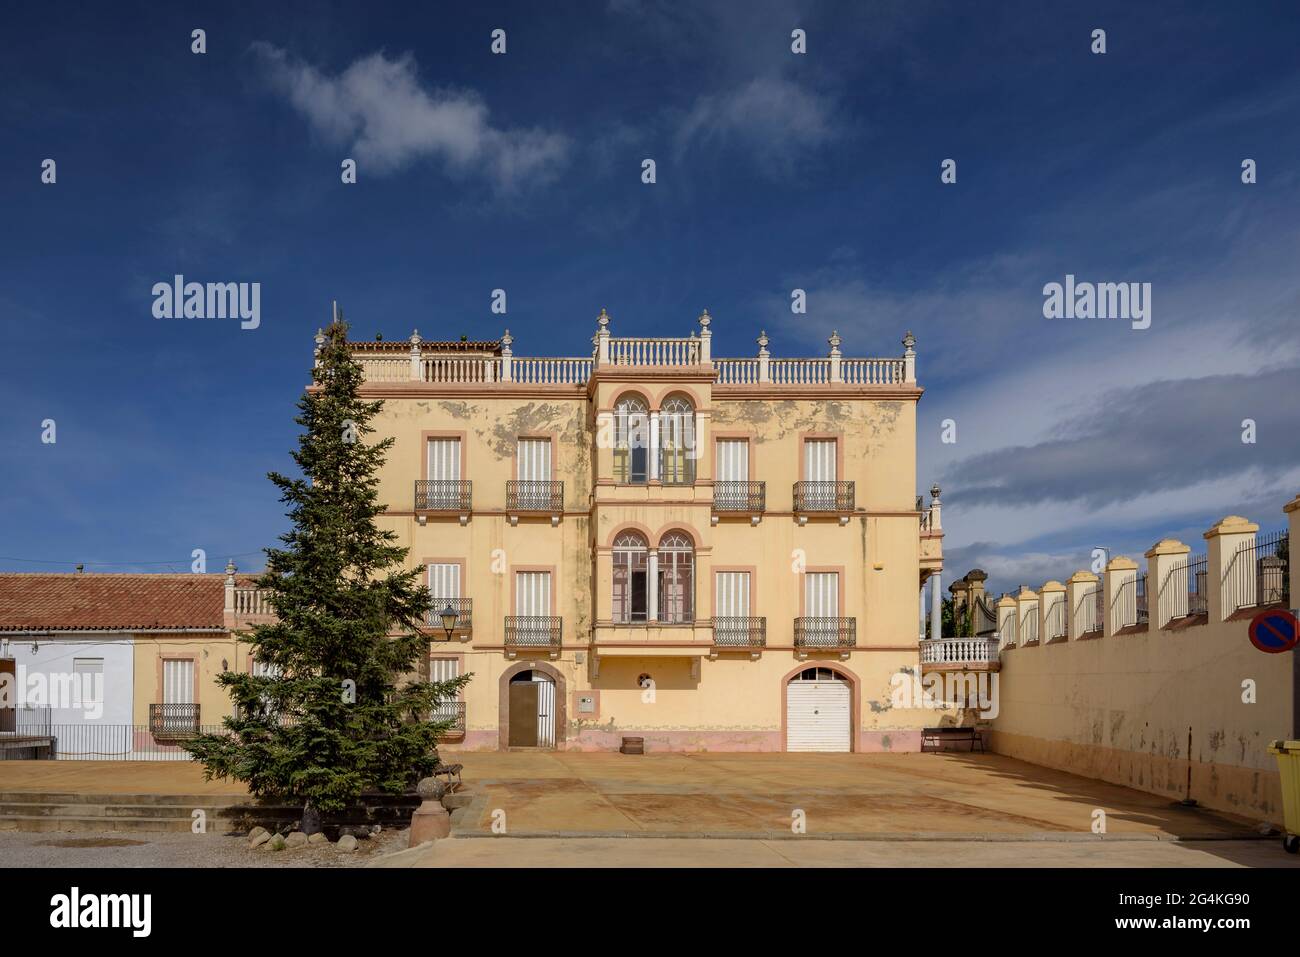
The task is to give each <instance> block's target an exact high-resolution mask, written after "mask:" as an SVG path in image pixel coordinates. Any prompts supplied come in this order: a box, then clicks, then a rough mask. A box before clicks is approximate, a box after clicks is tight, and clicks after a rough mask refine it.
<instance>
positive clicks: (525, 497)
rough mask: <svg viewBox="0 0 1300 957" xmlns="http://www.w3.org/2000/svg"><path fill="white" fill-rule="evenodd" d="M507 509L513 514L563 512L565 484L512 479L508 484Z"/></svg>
mask: <svg viewBox="0 0 1300 957" xmlns="http://www.w3.org/2000/svg"><path fill="white" fill-rule="evenodd" d="M506 508H507V509H508V510H509V511H512V512H562V511H564V483H563V482H541V481H532V480H524V479H519V480H515V479H511V480H510V481H507V482H506Z"/></svg>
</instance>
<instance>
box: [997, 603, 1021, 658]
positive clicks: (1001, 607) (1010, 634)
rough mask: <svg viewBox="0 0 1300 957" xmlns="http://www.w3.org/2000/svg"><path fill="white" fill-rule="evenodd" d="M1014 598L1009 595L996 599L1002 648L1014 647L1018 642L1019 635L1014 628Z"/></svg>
mask: <svg viewBox="0 0 1300 957" xmlns="http://www.w3.org/2000/svg"><path fill="white" fill-rule="evenodd" d="M1015 623H1016V600H1015V599H1014V598H1012V597H1011V596H1010V595H1003V596H1002V597H1001V598H999V599H998V634H1000V635H1001V636H1002V647H1003V648H1014V647H1016V645H1018V644H1020V635H1019V634H1018V629H1017V628H1016V624H1015Z"/></svg>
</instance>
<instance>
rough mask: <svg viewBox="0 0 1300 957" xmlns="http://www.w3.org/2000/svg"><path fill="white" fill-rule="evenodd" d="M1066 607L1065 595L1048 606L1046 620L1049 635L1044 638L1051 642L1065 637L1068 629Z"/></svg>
mask: <svg viewBox="0 0 1300 957" xmlns="http://www.w3.org/2000/svg"><path fill="white" fill-rule="evenodd" d="M1066 607H1067V603H1066V600H1065V596H1064V595H1062V596H1061V597H1060V598H1058V599H1056V601H1054V602H1052V603H1051V604H1050V605H1048V606H1047V611H1046V613H1045V614H1044V619H1045V620H1046V624H1047V634H1046V635H1044V636H1043V637H1044V638H1046V639H1047V640H1048V641H1051V640H1052V639H1053V638H1064V637H1065V635H1066V627H1067V622H1066V616H1065V609H1066Z"/></svg>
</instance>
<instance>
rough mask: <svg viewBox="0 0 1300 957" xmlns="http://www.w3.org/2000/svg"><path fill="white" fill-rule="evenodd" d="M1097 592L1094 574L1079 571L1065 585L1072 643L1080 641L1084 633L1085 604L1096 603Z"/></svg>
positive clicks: (1066, 612) (1066, 610)
mask: <svg viewBox="0 0 1300 957" xmlns="http://www.w3.org/2000/svg"><path fill="white" fill-rule="evenodd" d="M1096 591H1097V576H1096V575H1094V574H1093V573H1092V572H1085V571H1079V572H1075V573H1074V574H1073V575H1071V576H1070V580H1069V581H1068V582H1066V584H1065V602H1066V609H1065V620H1066V622H1067V628H1068V629H1069V638H1070V641H1078V640H1079V636H1080V635H1082V634H1083V633H1084V631H1083V623H1084V620H1085V618H1086V616H1085V615H1084V608H1085V607H1086V605H1085V602H1089V601H1096V599H1095V598H1093V597H1092V596H1093V594H1094V593H1095V592H1096Z"/></svg>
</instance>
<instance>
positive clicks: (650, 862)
mask: <svg viewBox="0 0 1300 957" xmlns="http://www.w3.org/2000/svg"><path fill="white" fill-rule="evenodd" d="M366 866H367V867H546V868H554V867H963V868H971V867H1070V868H1087V867H1134V868H1148V867H1296V868H1300V857H1298V856H1297V855H1295V854H1287V853H1286V852H1284V851H1283V850H1282V847H1281V844H1280V842H1279V841H1277V840H1276V839H1274V840H1266V841H1262V840H1255V841H1187V842H1178V841H1157V840H1105V839H1100V840H1077V841H1052V840H1039V841H996V842H993V841H988V842H980V841H950V840H935V841H881V840H874V841H873V840H864V841H858V840H842V841H819V840H814V839H804V840H780V841H761V840H718V839H715V838H698V839H694V840H691V839H685V838H645V837H633V838H622V839H619V838H512V837H494V838H477V837H475V838H451V839H448V840H443V841H438V842H436V843H434V844H425V845H421V846H420V847H416V848H411V849H410V850H406V851H400V852H398V853H396V854H391V855H388V856H385V857H380V858H377V859H374V860H371V861H370V862H368V863H367V864H366Z"/></svg>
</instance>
